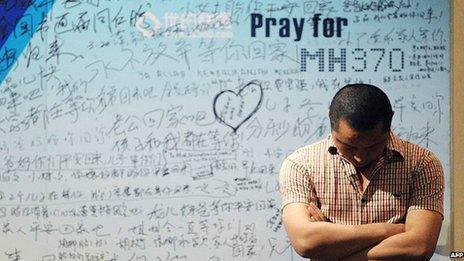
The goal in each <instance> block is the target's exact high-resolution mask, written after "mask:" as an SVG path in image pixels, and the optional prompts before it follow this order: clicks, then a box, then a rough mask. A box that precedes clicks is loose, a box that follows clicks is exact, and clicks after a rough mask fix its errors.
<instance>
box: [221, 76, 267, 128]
mask: <svg viewBox="0 0 464 261" xmlns="http://www.w3.org/2000/svg"><path fill="white" fill-rule="evenodd" d="M262 101H263V88H262V87H261V85H260V84H259V82H258V81H251V82H249V83H247V84H246V85H244V86H242V87H241V88H240V89H239V91H238V93H237V92H234V91H232V90H225V91H222V92H220V93H218V94H217V95H216V97H214V102H213V111H214V116H215V117H216V119H217V120H218V121H219V122H220V123H222V124H224V125H226V126H229V127H230V128H232V130H233V131H234V132H236V131H237V130H238V128H240V126H242V124H243V123H245V122H246V121H247V120H249V119H250V118H251V117H252V116H253V115H254V114H255V113H256V112H257V111H258V110H259V108H260V107H261V103H262Z"/></svg>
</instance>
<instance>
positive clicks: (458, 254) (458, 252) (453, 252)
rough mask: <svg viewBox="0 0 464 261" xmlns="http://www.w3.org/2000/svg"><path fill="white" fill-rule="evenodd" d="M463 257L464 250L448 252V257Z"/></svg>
mask: <svg viewBox="0 0 464 261" xmlns="http://www.w3.org/2000/svg"><path fill="white" fill-rule="evenodd" d="M463 257H464V252H461V251H452V252H451V253H450V258H463Z"/></svg>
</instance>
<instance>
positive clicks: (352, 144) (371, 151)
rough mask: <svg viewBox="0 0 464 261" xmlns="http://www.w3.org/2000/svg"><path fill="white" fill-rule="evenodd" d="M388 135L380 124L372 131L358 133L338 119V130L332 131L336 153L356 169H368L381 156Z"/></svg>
mask: <svg viewBox="0 0 464 261" xmlns="http://www.w3.org/2000/svg"><path fill="white" fill-rule="evenodd" d="M388 135H389V132H388V131H385V130H384V129H383V123H382V122H379V123H378V124H377V125H376V126H375V127H374V128H373V129H372V130H368V131H362V132H360V131H356V130H354V129H353V128H351V127H350V126H349V124H348V123H347V121H346V120H344V119H340V121H339V123H338V130H337V131H335V130H332V137H333V139H334V141H335V146H336V147H337V150H338V152H339V153H340V154H341V155H343V156H344V157H345V158H346V159H347V160H349V161H350V162H351V163H352V164H353V165H354V166H355V167H356V168H358V169H366V168H368V167H370V166H371V164H372V163H375V162H376V161H377V160H378V159H379V158H380V157H381V156H382V155H383V152H384V150H385V147H386V145H387V139H388Z"/></svg>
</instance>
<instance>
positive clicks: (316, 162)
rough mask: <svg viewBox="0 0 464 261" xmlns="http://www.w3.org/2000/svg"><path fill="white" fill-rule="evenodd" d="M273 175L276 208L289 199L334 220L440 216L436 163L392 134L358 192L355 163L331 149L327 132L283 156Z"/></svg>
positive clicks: (359, 221)
mask: <svg viewBox="0 0 464 261" xmlns="http://www.w3.org/2000/svg"><path fill="white" fill-rule="evenodd" d="M279 179H280V193H281V196H282V209H283V208H284V207H285V206H286V205H287V204H289V203H296V202H298V203H306V204H309V203H310V202H314V203H315V204H316V205H317V206H318V207H319V209H320V210H321V211H322V213H323V214H324V215H325V216H326V217H327V218H328V219H329V220H331V221H332V222H334V223H339V224H350V225H360V224H367V223H378V222H388V223H404V221H405V218H406V214H407V212H408V211H409V210H412V209H426V210H432V211H436V212H439V213H440V214H441V215H442V217H443V193H444V175H443V169H442V166H441V164H440V161H439V160H438V158H437V157H436V156H435V155H434V154H433V153H431V152H430V151H428V150H426V149H424V148H422V147H420V146H418V145H416V144H412V143H410V142H408V141H405V140H402V139H400V138H398V137H396V136H395V135H394V134H393V133H390V135H389V138H388V141H387V145H386V150H385V153H384V154H383V156H382V157H381V158H380V159H379V161H378V162H377V164H376V166H375V168H374V171H373V173H372V177H371V180H370V182H369V184H368V186H367V188H366V190H365V191H364V192H363V193H361V192H360V191H362V190H361V189H360V187H361V183H360V181H359V179H358V176H357V174H356V170H355V167H354V166H353V165H352V164H351V163H350V162H349V161H348V160H346V159H345V158H344V157H343V156H341V155H340V154H339V153H338V152H337V149H336V147H335V144H334V141H333V139H332V137H331V136H330V135H329V136H328V138H327V139H324V140H322V141H319V142H316V143H314V144H311V145H308V146H305V147H302V148H300V149H298V150H296V151H295V152H294V153H292V154H291V155H290V156H288V157H287V158H286V159H285V161H284V162H283V165H282V168H281V171H280V176H279Z"/></svg>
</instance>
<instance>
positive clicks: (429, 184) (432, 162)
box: [408, 153, 445, 218]
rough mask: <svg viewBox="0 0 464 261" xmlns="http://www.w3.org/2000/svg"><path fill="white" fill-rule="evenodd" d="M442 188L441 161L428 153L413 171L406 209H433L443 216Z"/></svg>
mask: <svg viewBox="0 0 464 261" xmlns="http://www.w3.org/2000/svg"><path fill="white" fill-rule="evenodd" d="M444 189H445V187H444V175H443V168H442V166H441V163H440V161H439V160H438V158H437V157H436V156H435V155H434V154H432V153H429V154H428V155H427V156H426V157H425V158H424V160H423V162H422V164H421V165H420V166H419V167H418V169H417V170H416V171H415V172H414V173H413V176H412V180H411V183H410V190H411V191H412V194H411V197H410V201H409V208H408V211H409V210H413V209H426V210H433V211H436V212H438V213H440V214H441V215H442V218H443V194H444Z"/></svg>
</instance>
